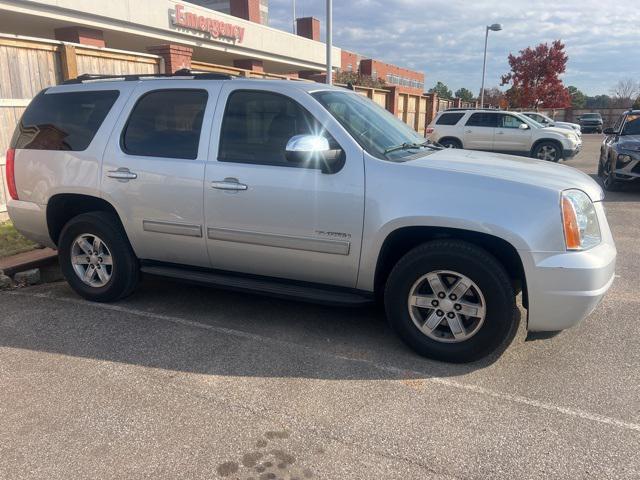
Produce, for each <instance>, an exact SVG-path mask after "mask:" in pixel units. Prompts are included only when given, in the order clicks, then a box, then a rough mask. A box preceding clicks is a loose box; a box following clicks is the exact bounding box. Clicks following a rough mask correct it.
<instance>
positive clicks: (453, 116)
mask: <svg viewBox="0 0 640 480" xmlns="http://www.w3.org/2000/svg"><path fill="white" fill-rule="evenodd" d="M462 117H464V112H459V113H443V114H442V115H440V118H438V120H437V121H436V125H455V124H456V123H458V122H459V121H460V119H461V118H462Z"/></svg>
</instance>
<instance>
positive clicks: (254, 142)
mask: <svg viewBox="0 0 640 480" xmlns="http://www.w3.org/2000/svg"><path fill="white" fill-rule="evenodd" d="M321 131H322V128H321V127H320V126H319V124H318V123H317V122H316V120H315V119H314V118H313V116H312V115H311V114H310V113H309V112H308V111H307V110H306V109H305V108H304V107H302V106H301V105H300V104H298V103H297V102H295V101H294V100H292V99H291V98H289V97H286V96H284V95H280V94H277V93H272V92H263V91H251V90H239V91H236V92H234V93H232V94H231V95H230V96H229V100H228V101H227V108H226V110H225V113H224V119H223V121H222V130H221V132H220V151H219V153H218V160H219V161H221V162H237V163H255V164H260V165H276V166H283V167H298V166H301V165H296V164H291V163H289V162H287V159H286V157H285V150H286V146H287V143H288V142H289V140H290V139H291V138H292V137H293V136H295V135H302V134H319V132H321ZM324 135H325V136H327V137H328V134H327V133H326V132H325V134H324ZM329 144H330V145H332V147H331V148H339V147H337V146H336V144H335V141H334V140H333V139H331V138H329Z"/></svg>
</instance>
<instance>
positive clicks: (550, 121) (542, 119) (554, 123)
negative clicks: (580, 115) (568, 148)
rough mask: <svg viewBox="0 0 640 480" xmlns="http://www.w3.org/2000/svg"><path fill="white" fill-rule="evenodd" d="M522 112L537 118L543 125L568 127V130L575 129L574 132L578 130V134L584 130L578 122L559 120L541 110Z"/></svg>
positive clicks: (534, 118)
mask: <svg viewBox="0 0 640 480" xmlns="http://www.w3.org/2000/svg"><path fill="white" fill-rule="evenodd" d="M522 114H523V115H526V116H527V117H529V118H531V119H533V120H535V121H536V122H538V123H539V124H540V125H542V126H543V127H557V128H566V129H567V130H573V131H574V132H576V134H577V135H578V136H580V135H582V130H581V129H580V125H579V124H577V123H570V122H557V121H556V120H553V119H552V118H551V117H548V116H546V115H544V114H542V113H540V112H522Z"/></svg>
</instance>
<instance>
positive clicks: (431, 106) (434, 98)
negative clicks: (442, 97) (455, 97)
mask: <svg viewBox="0 0 640 480" xmlns="http://www.w3.org/2000/svg"><path fill="white" fill-rule="evenodd" d="M425 97H427V118H426V119H425V120H426V124H427V125H429V124H430V123H431V120H433V119H434V118H435V117H436V115H437V114H438V95H436V94H435V93H427V94H425Z"/></svg>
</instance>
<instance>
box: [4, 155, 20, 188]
mask: <svg viewBox="0 0 640 480" xmlns="http://www.w3.org/2000/svg"><path fill="white" fill-rule="evenodd" d="M15 162H16V151H15V149H13V148H10V149H9V150H7V165H6V169H7V171H6V173H7V175H6V177H7V187H9V196H10V197H11V198H12V199H13V200H18V189H17V188H16V170H15Z"/></svg>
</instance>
